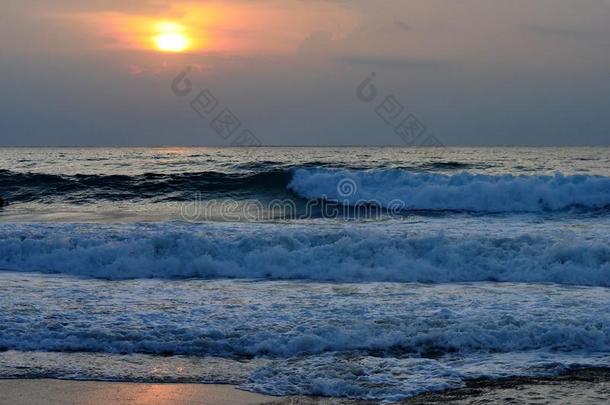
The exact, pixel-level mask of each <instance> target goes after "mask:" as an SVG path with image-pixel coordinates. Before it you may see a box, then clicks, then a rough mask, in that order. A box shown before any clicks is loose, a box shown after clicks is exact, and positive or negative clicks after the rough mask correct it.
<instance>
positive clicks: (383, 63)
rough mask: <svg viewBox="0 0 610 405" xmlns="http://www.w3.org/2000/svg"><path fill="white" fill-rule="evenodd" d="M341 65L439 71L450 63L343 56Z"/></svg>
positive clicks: (429, 60) (432, 60)
mask: <svg viewBox="0 0 610 405" xmlns="http://www.w3.org/2000/svg"><path fill="white" fill-rule="evenodd" d="M339 61H341V62H342V63H345V64H348V65H353V66H367V67H371V68H388V69H439V68H447V67H449V66H450V63H449V62H447V61H442V60H435V59H417V58H391V57H379V56H364V55H344V56H341V57H339Z"/></svg>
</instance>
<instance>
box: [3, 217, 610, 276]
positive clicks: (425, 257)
mask: <svg viewBox="0 0 610 405" xmlns="http://www.w3.org/2000/svg"><path fill="white" fill-rule="evenodd" d="M487 223H488V224H489V221H487ZM439 226H442V224H441V225H439ZM427 228H431V229H429V230H426V229H427ZM493 228H495V230H494V231H491V230H489V231H486V230H485V229H479V230H478V231H466V230H460V229H459V227H456V229H455V230H454V231H453V232H449V231H440V230H435V229H434V228H433V227H431V226H430V225H426V226H425V227H424V228H422V229H420V228H417V227H416V226H415V225H413V226H412V227H411V226H408V225H402V224H397V225H389V224H382V225H378V224H369V225H362V226H357V225H318V226H314V225H304V226H302V225H287V224H251V225H230V224H214V225H212V224H208V225H187V224H178V223H163V224H149V225H145V224H133V225H106V226H103V225H99V226H96V227H91V226H89V225H78V224H63V225H61V224H60V225H18V224H12V225H11V224H4V225H1V226H0V239H1V240H2V244H0V267H1V268H4V269H11V270H14V271H29V272H44V273H62V274H72V275H79V276H91V277H99V278H107V279H128V278H151V277H152V278H191V277H200V278H253V279H303V280H320V281H348V282H368V281H399V282H425V283H448V282H473V281H505V282H554V283H561V284H574V285H593V286H610V234H609V233H608V232H607V227H606V228H604V227H601V228H599V229H598V230H597V231H596V233H595V232H593V233H592V232H591V231H585V230H584V229H573V230H571V229H560V230H552V231H535V230H534V229H535V227H534V226H533V225H532V226H530V231H529V233H523V231H522V230H519V227H516V228H515V229H514V230H511V231H508V230H502V229H501V228H500V225H496V226H494V227H493Z"/></svg>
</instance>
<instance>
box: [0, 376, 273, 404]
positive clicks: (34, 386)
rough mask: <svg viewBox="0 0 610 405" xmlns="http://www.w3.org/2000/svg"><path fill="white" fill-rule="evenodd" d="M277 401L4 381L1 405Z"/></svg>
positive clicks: (212, 390) (187, 389) (186, 387)
mask: <svg viewBox="0 0 610 405" xmlns="http://www.w3.org/2000/svg"><path fill="white" fill-rule="evenodd" d="M274 399H275V398H274V397H270V396H266V395H260V394H255V393H251V392H246V391H241V390H238V389H237V388H236V387H234V386H232V385H216V384H141V383H119V382H99V381H65V380H53V379H39V380H27V379H14V380H0V404H2V405H4V404H7V405H8V404H11V405H49V404H65V405H67V404H78V405H101V404H104V405H122V404H129V405H138V404H151V405H165V404H167V405H170V404H206V405H229V404H232V405H254V404H262V403H267V402H271V401H273V400H274Z"/></svg>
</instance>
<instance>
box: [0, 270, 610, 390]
mask: <svg viewBox="0 0 610 405" xmlns="http://www.w3.org/2000/svg"><path fill="white" fill-rule="evenodd" d="M609 302H610V290H609V289H607V288H600V287H573V286H556V285H534V284H506V283H505V284H493V283H475V284H467V285H464V284H444V285H421V284H403V283H359V284H337V283H302V282H288V281H266V282H247V281H236V280H217V281H209V280H208V281H206V280H174V281H168V280H126V281H106V280H94V279H80V278H74V277H63V276H60V277H57V276H48V275H38V274H24V273H0V331H1V333H0V376H4V377H10V376H20V377H28V376H31V377H41V376H47V377H48V376H55V377H61V378H104V379H125V380H136V381H142V380H152V381H181V380H182V381H205V382H227V381H231V382H234V383H243V384H244V385H243V387H244V388H247V389H252V390H256V391H259V392H267V393H272V394H322V395H334V396H352V397H358V398H369V399H376V400H387V401H395V400H398V399H401V398H404V397H407V396H411V395H414V394H416V393H419V392H424V391H428V390H437V389H444V388H449V387H456V386H459V385H461V384H462V383H463V381H464V380H465V379H467V378H476V377H482V376H483V377H490V378H494V377H507V376H511V375H547V374H553V373H557V372H558V371H561V370H564V369H565V368H566V367H569V366H573V365H599V366H610V357H608V355H607V354H608V352H610V311H609V310H608V303H609ZM4 349H8V351H7V352H6V351H5V352H3V351H2V350H4ZM15 350H17V351H19V352H21V353H26V352H28V351H37V352H40V351H47V352H49V351H53V352H65V353H74V352H81V353H82V352H89V353H91V355H86V354H80V355H76V354H68V355H66V357H65V358H62V357H61V355H60V354H54V355H50V354H44V355H43V354H29V355H28V354H23V355H19V354H18V353H16V352H15ZM95 352H97V353H110V355H109V356H108V357H104V356H99V355H97V356H96V355H93V353H95ZM125 354H132V355H134V357H130V356H125ZM143 354H163V355H168V354H172V355H188V356H189V357H188V358H186V357H179V358H172V359H171V360H167V361H165V360H160V359H155V358H151V357H146V356H144V357H143V356H142V355H143ZM209 356H213V358H212V359H210V360H209V364H208V365H211V366H213V369H212V370H210V369H209V368H208V367H206V366H205V364H203V363H206V361H207V360H206V359H208V358H209ZM196 357H199V360H197V358H196ZM223 358H224V359H226V361H223ZM236 359H241V361H243V362H244V363H245V364H244V365H243V366H242V365H240V364H236V362H235V360H236ZM159 363H162V364H163V365H162V366H161V368H160V369H157V368H156V367H157V365H159ZM24 367H25V368H26V369H24ZM150 367H153V369H150ZM197 373H200V379H199V380H198V379H197Z"/></svg>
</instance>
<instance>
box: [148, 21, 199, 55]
mask: <svg viewBox="0 0 610 405" xmlns="http://www.w3.org/2000/svg"><path fill="white" fill-rule="evenodd" d="M157 32H158V34H157V35H156V36H155V37H154V42H155V46H156V47H157V49H158V50H160V51H162V52H182V51H185V50H187V49H188V48H189V45H190V40H189V38H188V36H187V35H186V34H185V33H184V28H183V27H182V26H180V25H178V24H175V23H160V24H157Z"/></svg>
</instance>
